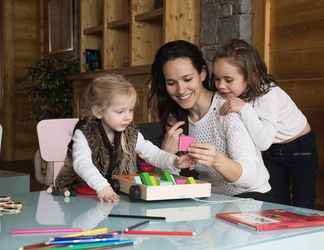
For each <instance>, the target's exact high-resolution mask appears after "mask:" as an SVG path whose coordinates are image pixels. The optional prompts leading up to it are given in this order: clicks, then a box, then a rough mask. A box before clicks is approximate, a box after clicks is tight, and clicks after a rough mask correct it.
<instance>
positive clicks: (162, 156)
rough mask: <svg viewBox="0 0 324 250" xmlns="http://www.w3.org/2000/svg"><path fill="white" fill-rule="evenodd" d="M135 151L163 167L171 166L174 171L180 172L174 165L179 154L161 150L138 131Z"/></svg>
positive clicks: (153, 163) (148, 160)
mask: <svg viewBox="0 0 324 250" xmlns="http://www.w3.org/2000/svg"><path fill="white" fill-rule="evenodd" d="M135 151H136V153H137V154H139V155H140V157H141V158H142V159H143V160H145V161H147V162H148V163H150V164H152V165H153V166H156V167H158V168H161V169H166V168H169V169H171V170H172V171H173V172H175V173H178V172H179V169H177V168H176V167H175V166H174V163H175V160H176V158H177V156H176V155H175V154H171V153H168V152H166V151H163V150H161V149H160V148H159V147H157V146H155V145H154V144H153V143H151V142H150V141H148V140H145V139H144V137H143V135H142V134H141V133H140V132H138V136H137V142H136V147H135Z"/></svg>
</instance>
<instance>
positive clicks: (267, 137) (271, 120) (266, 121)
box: [239, 90, 279, 151]
mask: <svg viewBox="0 0 324 250" xmlns="http://www.w3.org/2000/svg"><path fill="white" fill-rule="evenodd" d="M278 101H279V100H277V98H276V96H275V95H274V91H271V90H270V92H269V93H267V94H265V95H264V96H262V97H259V99H258V100H257V101H256V103H255V104H254V105H255V106H254V107H252V105H251V104H250V103H246V104H245V105H244V106H243V108H242V109H241V111H240V112H239V114H240V116H241V119H242V121H243V123H244V125H245V127H246V128H247V130H248V132H249V134H250V136H251V137H252V140H253V142H254V143H255V145H256V146H257V148H258V149H259V150H261V151H265V150H267V149H268V148H269V147H270V146H271V144H272V143H273V141H274V138H275V136H276V133H277V123H278V115H279V114H278V112H279V110H278V109H277V103H278Z"/></svg>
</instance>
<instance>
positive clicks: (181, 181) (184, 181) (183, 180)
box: [175, 178, 187, 184]
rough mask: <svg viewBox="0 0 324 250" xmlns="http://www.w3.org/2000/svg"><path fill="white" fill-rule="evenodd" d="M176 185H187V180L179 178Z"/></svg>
mask: <svg viewBox="0 0 324 250" xmlns="http://www.w3.org/2000/svg"><path fill="white" fill-rule="evenodd" d="M175 182H176V184H186V183H187V181H186V179H183V178H178V179H176V180H175Z"/></svg>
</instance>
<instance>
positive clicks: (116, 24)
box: [107, 19, 130, 29]
mask: <svg viewBox="0 0 324 250" xmlns="http://www.w3.org/2000/svg"><path fill="white" fill-rule="evenodd" d="M129 24H130V21H129V19H120V20H116V21H112V22H108V24H107V25H108V28H109V29H128V28H129Z"/></svg>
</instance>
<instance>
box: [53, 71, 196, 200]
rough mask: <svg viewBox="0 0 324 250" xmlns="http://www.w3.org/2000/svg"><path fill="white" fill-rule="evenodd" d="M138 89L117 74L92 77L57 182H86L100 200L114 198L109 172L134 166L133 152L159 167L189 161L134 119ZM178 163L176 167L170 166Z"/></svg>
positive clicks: (127, 171)
mask: <svg viewBox="0 0 324 250" xmlns="http://www.w3.org/2000/svg"><path fill="white" fill-rule="evenodd" d="M136 99H137V94H136V90H135V88H134V87H133V85H132V84H131V83H130V82H129V81H127V80H126V79H125V78H124V77H122V76H120V75H106V76H103V77H98V78H96V79H94V80H93V81H92V82H91V83H90V84H89V86H88V88H87V90H86V92H85V95H84V109H83V117H82V118H81V119H80V121H79V122H78V123H77V125H76V127H75V129H74V134H73V137H72V141H71V143H70V145H69V149H68V152H67V158H66V160H65V164H64V167H63V168H62V169H61V171H60V173H59V174H58V176H57V178H56V181H55V184H56V185H55V186H56V188H57V189H58V190H59V191H63V190H64V189H66V188H68V189H69V190H73V189H74V188H76V187H78V186H79V185H81V184H84V182H85V183H86V184H87V185H88V186H89V187H91V188H92V189H94V190H95V191H96V192H97V196H98V198H99V200H100V201H108V202H110V201H111V202H114V201H117V200H118V195H117V194H116V193H115V192H114V190H113V189H112V187H111V186H110V184H109V182H110V181H111V178H112V175H120V174H130V173H132V172H135V171H136V168H135V166H136V154H140V156H141V158H143V159H144V160H145V161H147V162H149V163H150V164H152V165H154V166H157V167H159V168H169V169H171V170H172V171H173V172H178V169H177V167H178V168H181V167H188V166H189V165H190V164H191V163H190V162H191V161H190V159H189V158H188V156H184V157H177V156H176V155H174V154H171V153H167V152H165V151H162V150H160V149H159V148H158V147H156V146H155V145H153V144H152V143H151V142H149V141H147V140H145V139H144V137H143V135H142V134H141V133H140V132H139V131H138V130H137V129H136V127H135V126H134V125H133V124H132V122H133V117H134V109H135V105H136ZM174 166H176V167H174Z"/></svg>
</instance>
